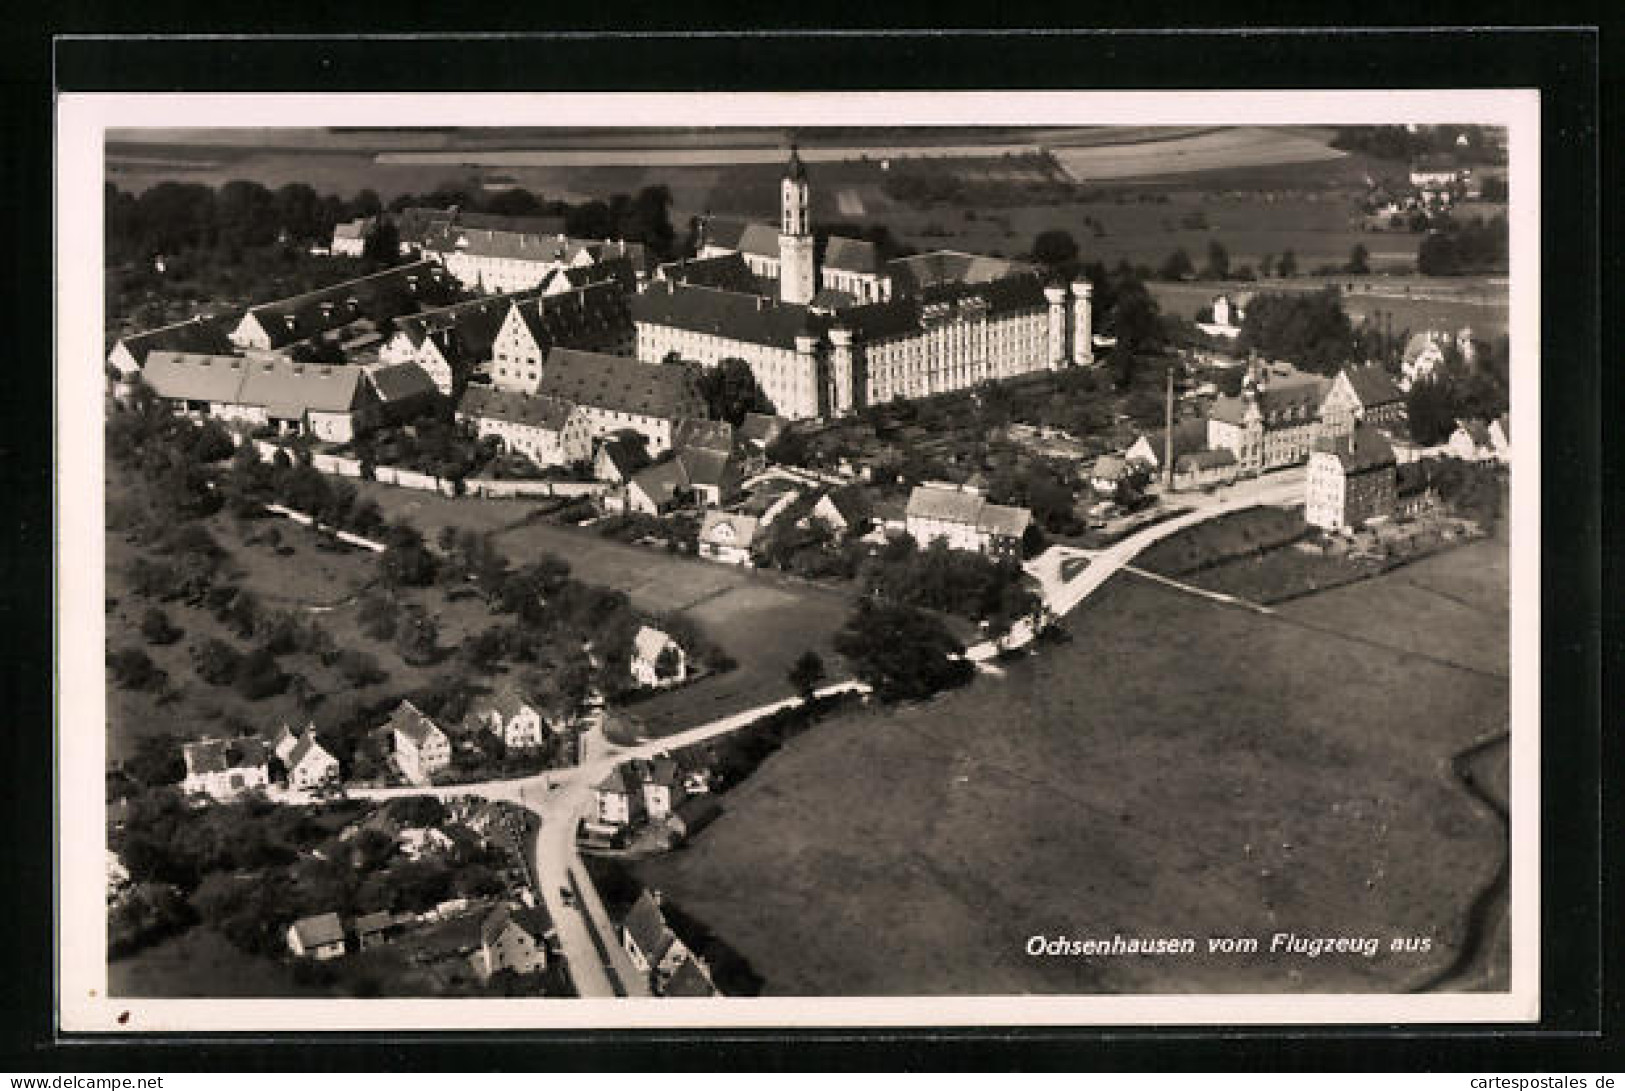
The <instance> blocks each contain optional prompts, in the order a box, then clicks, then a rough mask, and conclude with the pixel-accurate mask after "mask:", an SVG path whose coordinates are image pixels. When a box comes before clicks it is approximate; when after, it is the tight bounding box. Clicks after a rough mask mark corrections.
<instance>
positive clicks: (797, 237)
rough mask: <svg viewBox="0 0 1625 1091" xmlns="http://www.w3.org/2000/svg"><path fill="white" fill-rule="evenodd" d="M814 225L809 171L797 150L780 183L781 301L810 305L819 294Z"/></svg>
mask: <svg viewBox="0 0 1625 1091" xmlns="http://www.w3.org/2000/svg"><path fill="white" fill-rule="evenodd" d="M817 279H818V276H817V272H816V270H814V268H813V235H812V221H811V219H810V218H809V217H808V215H807V168H806V167H805V166H803V165H802V162H801V156H800V155H798V154H796V149H795V146H794V145H792V146H791V148H790V162H789V163H788V164H787V165H786V166H785V169H784V179H783V181H781V182H780V183H779V298H780V299H782V300H783V301H784V302H786V303H807V302H810V301H811V300H812V297H813V293H814V292H815V291H816V290H817Z"/></svg>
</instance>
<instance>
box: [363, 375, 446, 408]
mask: <svg viewBox="0 0 1625 1091" xmlns="http://www.w3.org/2000/svg"><path fill="white" fill-rule="evenodd" d="M363 370H364V371H365V373H366V376H367V383H368V385H369V386H371V387H372V394H373V397H374V398H375V399H376V400H377V402H378V410H379V416H380V417H381V418H382V419H383V420H385V421H388V422H391V423H399V422H402V421H408V420H411V419H412V418H414V417H417V416H419V415H421V414H422V413H423V412H424V410H426V409H430V408H432V407H433V406H434V404H435V402H436V401H437V399H438V398H439V397H440V395H441V390H440V387H439V384H438V383H436V381H435V380H434V378H433V377H432V376H431V375H430V374H429V373H428V372H427V371H426V370H424V368H423V367H422V365H420V364H418V363H417V362H416V361H412V360H409V361H407V362H405V363H400V364H373V365H371V366H369V367H366V368H364V369H363Z"/></svg>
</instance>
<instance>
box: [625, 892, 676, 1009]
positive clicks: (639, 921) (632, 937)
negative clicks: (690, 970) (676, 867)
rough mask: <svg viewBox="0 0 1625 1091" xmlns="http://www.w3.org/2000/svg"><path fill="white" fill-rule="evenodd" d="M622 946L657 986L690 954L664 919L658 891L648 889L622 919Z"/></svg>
mask: <svg viewBox="0 0 1625 1091" xmlns="http://www.w3.org/2000/svg"><path fill="white" fill-rule="evenodd" d="M621 949H622V950H624V951H625V952H626V955H627V958H629V959H631V960H632V965H634V966H636V967H637V968H638V969H639V970H642V971H643V972H644V973H646V974H648V975H649V976H650V978H651V980H652V981H653V982H654V984H655V985H656V987H657V988H658V987H659V986H660V985H661V984H663V983H664V982H665V981H666V980H667V979H669V978H670V977H671V975H672V974H673V973H675V972H676V971H677V967H678V966H679V965H681V964H682V963H683V962H684V961H685V960H687V959H688V958H690V957H691V956H690V954H689V950H688V948H687V946H685V945H684V943H683V941H682V940H680V939H678V938H677V933H675V932H673V931H672V930H671V927H670V926H669V925H668V924H667V923H666V915H665V913H664V912H662V911H661V908H660V901H659V897H658V895H656V894H655V893H654V892H653V891H650V890H647V889H645V890H644V891H643V892H642V893H640V894H639V895H638V897H637V900H636V901H634V902H633V903H632V908H630V909H628V910H627V911H626V916H625V917H624V918H622V920H621Z"/></svg>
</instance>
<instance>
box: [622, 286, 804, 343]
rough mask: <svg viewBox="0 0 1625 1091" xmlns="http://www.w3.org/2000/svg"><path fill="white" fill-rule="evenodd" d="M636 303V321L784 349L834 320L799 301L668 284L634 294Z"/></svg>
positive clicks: (633, 316) (634, 319)
mask: <svg viewBox="0 0 1625 1091" xmlns="http://www.w3.org/2000/svg"><path fill="white" fill-rule="evenodd" d="M631 307H632V319H633V321H635V322H648V323H651V324H653V325H657V326H672V327H675V328H676V329H682V330H691V331H693V332H695V333H707V334H713V335H715V336H718V337H726V338H729V339H731V340H735V341H745V342H748V343H750V344H754V345H772V346H775V347H777V348H784V349H794V348H795V347H796V337H797V336H798V335H799V334H801V333H803V332H811V333H813V334H814V335H815V336H816V335H818V334H821V333H823V331H824V328H825V327H827V325H828V323H829V320H828V319H827V318H824V317H822V316H820V315H815V314H813V313H812V312H811V311H810V310H809V309H808V308H807V307H805V306H803V305H801V304H798V303H784V302H781V301H780V300H777V299H772V298H769V297H766V296H757V295H749V294H746V293H743V292H728V291H722V290H720V289H717V288H701V287H697V286H690V285H673V284H670V283H669V282H668V283H666V284H664V285H658V284H657V285H654V286H652V287H651V288H650V289H649V290H648V291H646V292H644V293H643V294H642V295H638V296H634V297H633V299H632V303H631Z"/></svg>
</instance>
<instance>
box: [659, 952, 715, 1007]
mask: <svg viewBox="0 0 1625 1091" xmlns="http://www.w3.org/2000/svg"><path fill="white" fill-rule="evenodd" d="M660 995H661V996H663V997H666V998H667V999H671V1000H682V999H702V998H708V997H713V996H721V995H722V990H721V989H719V988H717V986H716V983H715V982H714V981H712V980H711V971H710V970H708V969H706V967H705V963H703V962H702V961H701V960H700V959H699V958H698V957H694V958H686V959H684V960H683V961H682V962H679V963H678V964H677V969H675V970H673V971H672V974H671V979H670V980H669V981H667V982H666V986H665V988H663V989H662V990H661V991H660Z"/></svg>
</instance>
